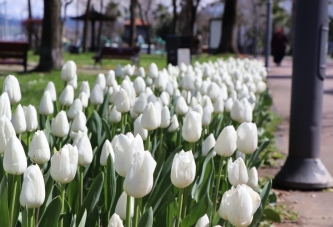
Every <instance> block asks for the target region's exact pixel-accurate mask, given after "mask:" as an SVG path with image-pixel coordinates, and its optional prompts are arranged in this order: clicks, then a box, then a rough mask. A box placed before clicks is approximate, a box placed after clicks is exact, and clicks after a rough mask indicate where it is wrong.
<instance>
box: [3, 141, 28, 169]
mask: <svg viewBox="0 0 333 227" xmlns="http://www.w3.org/2000/svg"><path fill="white" fill-rule="evenodd" d="M26 168H27V158H26V156H25V152H24V149H23V146H22V144H21V141H20V140H19V139H18V138H17V137H16V136H12V138H10V139H9V141H8V143H7V145H6V148H5V152H4V156H3V169H4V170H5V171H6V172H7V173H10V174H13V175H21V174H22V173H24V171H25V170H26Z"/></svg>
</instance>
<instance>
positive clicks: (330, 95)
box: [260, 58, 333, 227]
mask: <svg viewBox="0 0 333 227" xmlns="http://www.w3.org/2000/svg"><path fill="white" fill-rule="evenodd" d="M291 74H292V59H291V58H286V59H284V61H283V62H282V65H281V66H280V67H276V66H275V65H274V64H271V71H270V72H269V73H268V77H267V83H268V87H269V89H270V91H271V94H272V97H273V105H274V110H275V111H276V112H277V114H279V115H280V116H281V117H282V123H281V124H280V126H279V129H278V131H277V133H276V136H277V140H276V141H277V147H278V149H279V150H280V151H281V152H283V153H285V154H287V153H288V142H289V141H288V139H289V116H290V98H291ZM326 75H327V78H326V80H325V82H324V101H323V115H322V133H321V160H322V161H323V163H324V165H325V166H326V168H327V169H328V171H329V172H330V173H331V175H333V62H332V61H330V62H328V68H327V71H326ZM278 171H279V168H272V169H268V170H267V169H266V170H263V171H261V172H260V174H261V175H266V176H267V175H268V174H269V175H273V176H274V175H275V174H276V173H277V172H278ZM276 193H277V194H278V195H279V199H280V202H281V203H286V204H287V208H288V209H292V210H293V211H295V212H297V213H298V214H299V219H298V221H297V223H281V224H276V225H275V226H313V227H316V226H318V227H324V226H325V227H327V226H333V192H323V191H316V192H300V191H280V190H276Z"/></svg>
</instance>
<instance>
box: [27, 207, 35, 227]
mask: <svg viewBox="0 0 333 227" xmlns="http://www.w3.org/2000/svg"><path fill="white" fill-rule="evenodd" d="M34 210H35V209H30V208H27V213H28V226H29V227H34V226H35V223H34Z"/></svg>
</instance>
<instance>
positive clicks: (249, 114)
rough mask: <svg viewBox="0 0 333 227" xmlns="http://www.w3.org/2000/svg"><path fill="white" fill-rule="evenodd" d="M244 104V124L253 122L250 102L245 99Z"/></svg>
mask: <svg viewBox="0 0 333 227" xmlns="http://www.w3.org/2000/svg"><path fill="white" fill-rule="evenodd" d="M241 102H242V103H243V106H244V117H243V121H244V122H251V121H252V112H253V109H252V105H251V104H250V103H249V101H248V100H247V99H246V98H244V99H242V101H241Z"/></svg>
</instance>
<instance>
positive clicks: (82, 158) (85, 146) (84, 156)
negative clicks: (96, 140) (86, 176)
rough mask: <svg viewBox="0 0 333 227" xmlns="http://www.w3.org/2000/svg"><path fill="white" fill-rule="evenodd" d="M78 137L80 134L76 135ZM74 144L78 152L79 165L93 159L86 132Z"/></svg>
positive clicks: (83, 164) (86, 163)
mask: <svg viewBox="0 0 333 227" xmlns="http://www.w3.org/2000/svg"><path fill="white" fill-rule="evenodd" d="M78 137H80V135H78ZM74 145H76V147H77V150H78V153H79V161H78V165H79V166H86V165H89V164H90V163H91V162H92V159H93V151H92V147H91V143H90V140H89V138H88V136H87V135H86V134H83V135H82V136H81V137H80V138H79V139H78V142H77V144H75V142H74Z"/></svg>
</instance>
